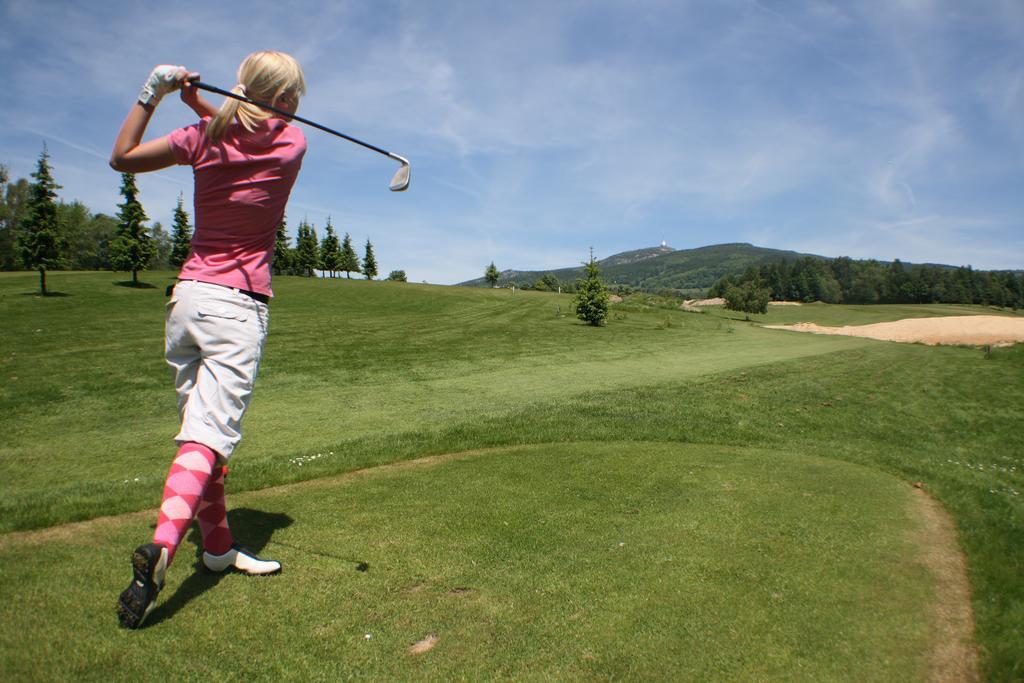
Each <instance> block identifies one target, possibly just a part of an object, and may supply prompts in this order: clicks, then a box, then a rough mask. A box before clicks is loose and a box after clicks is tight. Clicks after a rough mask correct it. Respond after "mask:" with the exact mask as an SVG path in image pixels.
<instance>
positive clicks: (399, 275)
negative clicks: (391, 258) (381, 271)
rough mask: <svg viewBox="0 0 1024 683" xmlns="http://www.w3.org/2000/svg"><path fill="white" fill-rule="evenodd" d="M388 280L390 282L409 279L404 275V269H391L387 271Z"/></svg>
mask: <svg viewBox="0 0 1024 683" xmlns="http://www.w3.org/2000/svg"><path fill="white" fill-rule="evenodd" d="M388 280H390V281H391V282H408V281H409V279H408V278H407V277H406V275H405V271H404V270H392V271H391V272H390V273H388Z"/></svg>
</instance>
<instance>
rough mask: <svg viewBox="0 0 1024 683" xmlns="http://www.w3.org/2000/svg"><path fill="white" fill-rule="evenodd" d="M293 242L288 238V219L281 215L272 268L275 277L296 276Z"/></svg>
mask: <svg viewBox="0 0 1024 683" xmlns="http://www.w3.org/2000/svg"><path fill="white" fill-rule="evenodd" d="M291 241H292V239H291V237H289V236H288V222H287V218H286V217H285V215H284V214H281V222H280V223H278V224H277V237H276V238H275V239H274V260H273V264H272V266H271V267H272V269H273V271H274V275H281V274H283V273H287V274H289V275H294V273H293V271H292V268H293V264H292V262H293V261H294V260H295V252H294V250H293V249H292V245H291Z"/></svg>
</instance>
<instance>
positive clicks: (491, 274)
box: [484, 261, 501, 287]
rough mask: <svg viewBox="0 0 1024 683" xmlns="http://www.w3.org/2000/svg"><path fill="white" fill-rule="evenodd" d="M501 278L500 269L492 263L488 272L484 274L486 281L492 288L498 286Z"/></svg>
mask: <svg viewBox="0 0 1024 683" xmlns="http://www.w3.org/2000/svg"><path fill="white" fill-rule="evenodd" d="M500 276H501V275H500V274H499V273H498V269H497V268H496V267H495V266H494V261H491V265H489V266H487V270H486V271H485V272H484V279H485V280H487V284H489V285H490V286H491V287H494V286H496V285H497V284H498V278H499V277H500Z"/></svg>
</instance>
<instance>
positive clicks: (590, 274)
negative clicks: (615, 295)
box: [575, 249, 608, 327]
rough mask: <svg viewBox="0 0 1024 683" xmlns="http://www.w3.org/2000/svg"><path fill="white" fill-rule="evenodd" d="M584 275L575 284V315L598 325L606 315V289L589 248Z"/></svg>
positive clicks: (601, 323)
mask: <svg viewBox="0 0 1024 683" xmlns="http://www.w3.org/2000/svg"><path fill="white" fill-rule="evenodd" d="M583 266H584V267H585V268H586V270H585V273H584V274H585V277H584V278H583V279H582V280H580V281H579V282H577V284H576V297H575V303H576V317H577V318H579V319H580V320H582V321H584V322H587V323H590V324H591V325H593V326H595V327H598V326H600V325H603V324H604V321H605V318H607V317H608V290H607V289H606V288H605V286H604V283H603V282H601V274H600V272H599V271H598V269H597V261H595V260H594V250H593V249H591V250H590V261H589V262H587V263H584V264H583Z"/></svg>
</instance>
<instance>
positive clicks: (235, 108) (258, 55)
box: [206, 51, 306, 140]
mask: <svg viewBox="0 0 1024 683" xmlns="http://www.w3.org/2000/svg"><path fill="white" fill-rule="evenodd" d="M231 92H233V93H235V94H236V95H244V96H245V97H249V98H251V99H253V100H256V101H258V102H266V103H267V104H271V105H274V106H280V105H279V104H278V101H279V100H280V99H281V97H282V96H287V97H288V98H290V99H294V100H295V101H296V103H298V99H299V97H301V96H302V95H305V94H306V79H305V77H304V76H303V75H302V67H301V66H299V63H298V62H297V61H295V58H294V57H292V56H291V55H288V54H285V53H284V52H270V51H267V52H253V53H252V54H251V55H249V56H248V57H246V58H245V59H244V60H243V61H242V65H241V66H239V67H238V85H236V86H235V87H234V88H232V89H231ZM272 116H275V114H274V113H273V112H271V111H267V110H266V109H261V108H260V107H257V106H255V105H252V104H249V103H248V102H240V101H239V100H236V99H233V98H230V97H229V98H227V99H226V100H225V101H224V104H223V105H222V106H221V108H220V110H219V111H218V112H217V115H216V116H214V117H213V119H212V120H211V121H210V124H209V125H208V126H207V128H206V135H207V137H209V138H210V139H211V140H220V139H221V138H223V137H224V132H225V131H227V129H228V126H229V125H231V123H232V122H233V121H234V120H235V119H238V122H239V123H240V124H242V127H244V128H245V129H246V130H247V131H249V132H252V131H253V130H255V129H256V126H257V125H259V123H260V122H261V121H265V120H267V119H269V118H271V117H272Z"/></svg>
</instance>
